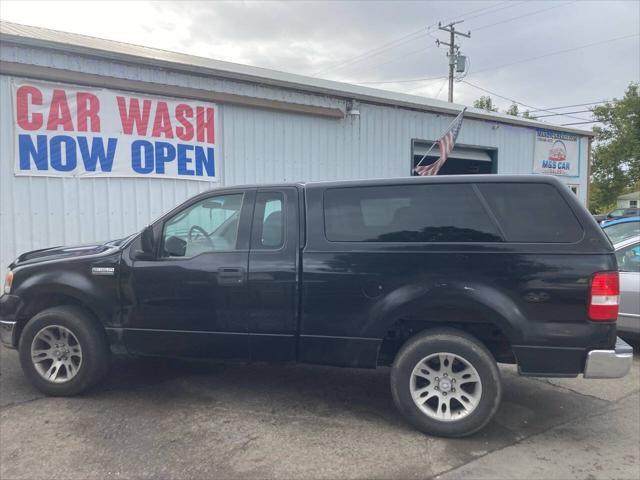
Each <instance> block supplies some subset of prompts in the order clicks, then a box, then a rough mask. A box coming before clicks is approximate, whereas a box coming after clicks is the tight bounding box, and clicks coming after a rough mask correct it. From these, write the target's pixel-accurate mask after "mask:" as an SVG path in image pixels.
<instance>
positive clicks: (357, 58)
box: [312, 28, 427, 75]
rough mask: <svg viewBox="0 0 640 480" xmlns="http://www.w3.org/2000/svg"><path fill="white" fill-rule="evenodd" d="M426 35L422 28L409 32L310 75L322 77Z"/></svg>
mask: <svg viewBox="0 0 640 480" xmlns="http://www.w3.org/2000/svg"><path fill="white" fill-rule="evenodd" d="M426 34H427V31H426V30H425V29H424V28H421V29H420V30H416V31H415V32H411V33H409V34H407V35H404V36H402V37H399V38H396V39H395V40H391V41H390V42H387V43H384V44H382V45H380V46H378V47H376V48H373V49H371V50H368V51H366V52H363V53H361V54H360V55H356V56H355V57H352V58H350V59H347V60H342V61H340V62H338V63H336V64H334V65H332V66H329V67H326V68H323V69H321V70H318V71H317V72H314V73H313V74H312V75H322V74H323V73H326V72H330V71H331V70H335V69H336V68H342V67H344V66H346V65H348V64H350V63H357V62H360V61H362V60H364V59H366V58H370V57H375V56H376V55H379V54H380V53H382V52H383V51H385V50H388V49H390V48H394V47H397V46H399V45H402V44H404V43H407V42H410V41H411V40H415V39H417V38H418V37H420V36H422V35H426ZM412 37H415V38H412Z"/></svg>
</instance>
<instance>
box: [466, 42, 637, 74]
mask: <svg viewBox="0 0 640 480" xmlns="http://www.w3.org/2000/svg"><path fill="white" fill-rule="evenodd" d="M639 35H640V33H634V34H631V35H623V36H621V37H614V38H609V39H607V40H601V41H599V42H593V43H587V44H586V45H580V46H577V47H572V48H567V49H565V50H557V51H555V52H549V53H545V54H544V55H538V56H535V57H529V58H525V59H522V60H516V61H514V62H510V63H504V64H502V65H495V66H493V67H487V68H482V69H480V70H476V71H475V72H474V74H475V73H482V72H487V71H489V70H499V69H501V68H505V67H510V66H511V65H517V64H518V63H525V62H531V61H533V60H539V59H541V58H547V57H551V56H554V55H561V54H563V53H569V52H575V51H576V50H582V49H584V48H590V47H595V46H598V45H604V44H605V43H612V42H617V41H620V40H626V39H627V38H632V37H637V36H639Z"/></svg>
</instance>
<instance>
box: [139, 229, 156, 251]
mask: <svg viewBox="0 0 640 480" xmlns="http://www.w3.org/2000/svg"><path fill="white" fill-rule="evenodd" d="M153 243H154V242H153V227H152V226H151V225H149V226H148V227H145V229H144V230H142V235H141V236H140V246H141V247H142V251H143V252H144V253H153Z"/></svg>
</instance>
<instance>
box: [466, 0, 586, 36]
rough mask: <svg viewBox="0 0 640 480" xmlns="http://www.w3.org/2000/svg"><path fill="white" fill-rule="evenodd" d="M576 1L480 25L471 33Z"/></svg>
mask: <svg viewBox="0 0 640 480" xmlns="http://www.w3.org/2000/svg"><path fill="white" fill-rule="evenodd" d="M576 1H577V0H573V1H571V2H567V3H561V4H560V5H553V6H551V7H547V8H541V9H540V10H535V11H533V12H529V13H525V14H523V15H518V16H516V17H511V18H506V19H504V20H500V21H498V22H494V23H489V24H487V25H481V26H479V27H475V28H474V29H473V31H474V32H477V31H478V30H483V29H485V28H489V27H493V26H495V25H501V24H503V23H508V22H512V21H514V20H519V19H521V18H524V17H530V16H531V15H536V14H538V13H542V12H546V11H548V10H553V9H554V8H560V7H566V6H567V5H571V4H572V3H576Z"/></svg>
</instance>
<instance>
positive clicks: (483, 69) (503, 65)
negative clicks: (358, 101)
mask: <svg viewBox="0 0 640 480" xmlns="http://www.w3.org/2000/svg"><path fill="white" fill-rule="evenodd" d="M639 35H640V33H634V34H631V35H623V36H621V37H615V38H609V39H606V40H602V41H599V42H593V43H588V44H586V45H580V46H577V47H573V48H568V49H565V50H558V51H555V52H549V53H546V54H544V55H537V56H535V57H529V58H525V59H522V60H516V61H514V62H510V63H505V64H502V65H495V66H493V67H487V68H482V69H480V70H476V71H475V72H474V75H475V74H478V73H482V72H487V71H490V70H498V69H501V68H505V67H510V66H511V65H516V64H519V63H525V62H531V61H533V60H539V59H541V58H546V57H551V56H553V55H560V54H563V53H569V52H575V51H576V50H581V49H584V48H590V47H595V46H597V45H603V44H605V43H611V42H617V41H619V40H625V39H627V38H631V37H637V36H639ZM433 78H434V77H427V78H403V79H398V80H387V81H379V82H369V83H379V84H383V83H411V82H421V81H423V80H432V79H433ZM361 83H364V82H361Z"/></svg>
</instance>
